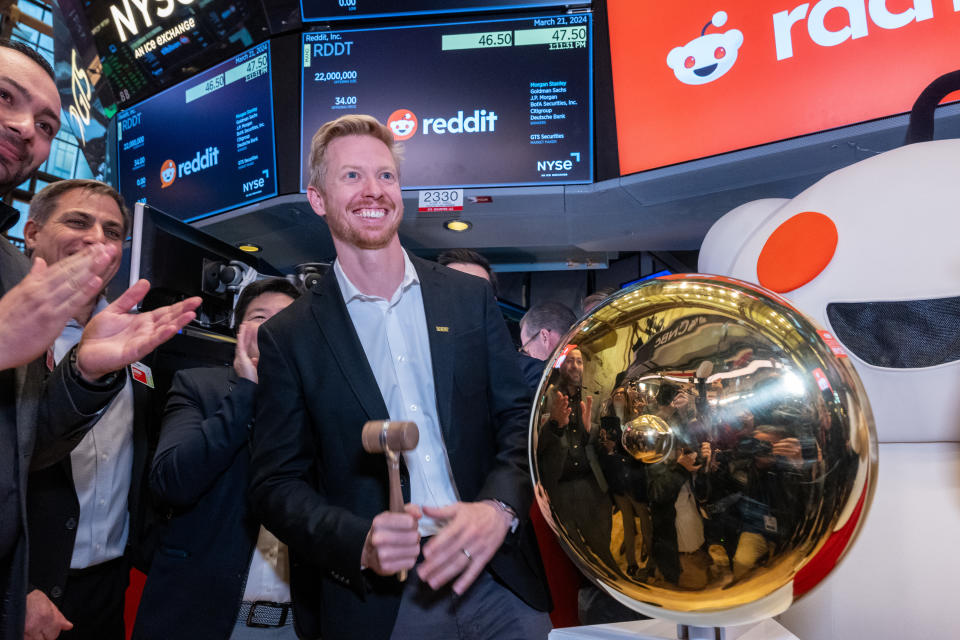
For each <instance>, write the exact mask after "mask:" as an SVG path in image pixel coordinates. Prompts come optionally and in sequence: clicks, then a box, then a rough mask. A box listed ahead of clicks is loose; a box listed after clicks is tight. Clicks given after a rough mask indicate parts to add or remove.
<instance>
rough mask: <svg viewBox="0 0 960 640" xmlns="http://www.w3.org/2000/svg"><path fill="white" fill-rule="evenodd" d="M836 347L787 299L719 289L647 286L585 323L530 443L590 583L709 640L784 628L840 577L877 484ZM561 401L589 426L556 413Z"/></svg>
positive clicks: (545, 393) (556, 525)
mask: <svg viewBox="0 0 960 640" xmlns="http://www.w3.org/2000/svg"><path fill="white" fill-rule="evenodd" d="M827 340H829V338H827V339H825V338H824V337H822V336H821V333H820V331H819V329H818V328H817V327H816V326H815V325H814V324H813V323H812V322H811V321H810V320H809V319H808V318H806V317H805V316H803V315H802V314H801V313H799V312H798V311H796V310H795V309H794V308H793V307H791V306H790V304H789V303H788V302H786V301H785V300H783V299H782V298H780V297H778V296H776V295H775V294H772V293H770V292H767V291H766V290H764V289H761V288H760V287H757V286H754V285H750V284H747V283H744V282H740V281H738V280H733V279H730V278H722V277H716V276H701V275H689V276H669V277H667V278H660V279H657V280H652V281H648V282H645V283H641V284H639V285H636V286H634V287H631V288H629V289H625V290H622V291H620V292H619V293H617V294H615V295H614V296H612V297H611V298H609V299H608V300H607V301H605V302H604V303H603V304H602V305H601V306H599V307H598V308H596V309H594V310H593V311H592V312H591V313H590V314H589V315H587V316H586V317H584V318H582V319H581V320H580V321H579V322H578V323H577V324H576V325H575V326H574V327H573V328H572V329H571V330H570V332H569V333H568V334H567V335H566V336H565V338H564V340H563V341H562V342H561V344H560V345H559V346H558V347H557V351H556V352H555V354H554V356H553V358H551V359H550V360H548V361H547V368H548V372H549V373H548V374H547V375H545V376H544V379H543V382H542V383H541V387H540V389H539V392H538V394H537V402H536V405H535V406H534V414H533V416H532V420H531V430H530V452H531V462H532V464H531V473H532V475H533V481H534V483H535V485H536V487H537V500H538V503H539V505H540V508H541V510H542V511H543V513H544V516H545V518H546V520H547V523H548V524H549V525H550V527H551V528H552V529H553V531H554V533H556V535H557V537H558V538H559V540H560V542H561V544H562V546H563V547H564V548H565V550H566V551H567V553H568V554H569V555H570V557H571V558H572V559H573V561H574V563H575V564H576V565H577V566H578V567H579V568H580V570H581V571H582V572H583V573H584V574H585V575H587V576H588V577H589V578H590V579H591V580H593V581H594V582H595V583H596V584H597V585H598V586H599V587H600V588H601V589H603V590H604V591H606V592H607V593H609V594H610V595H611V596H613V597H614V598H616V599H617V600H619V601H621V602H622V603H624V604H626V605H627V606H629V607H631V608H633V609H635V610H637V611H640V612H641V613H644V614H647V615H650V616H655V617H659V618H667V619H671V620H674V621H676V622H679V623H682V624H687V625H694V626H701V627H706V626H729V625H736V624H746V623H748V622H754V621H757V620H760V619H763V618H766V617H769V616H772V615H776V614H777V613H780V612H782V611H783V610H785V609H786V608H787V607H788V606H789V605H790V604H791V603H792V602H793V601H794V600H795V599H796V598H798V597H800V596H801V595H803V594H804V593H806V592H807V591H809V590H810V589H811V588H813V587H814V586H816V584H817V583H819V582H820V581H821V580H822V579H823V578H824V577H826V575H827V574H828V573H829V572H830V571H831V570H832V569H833V568H834V567H835V565H836V564H837V562H838V561H839V560H840V559H841V558H842V557H843V555H844V554H845V552H846V551H847V550H848V549H849V547H850V545H851V544H852V543H853V540H854V539H855V538H856V535H857V533H858V532H859V530H860V528H861V526H862V524H863V522H864V519H865V515H866V512H867V510H868V509H869V506H870V501H871V499H872V496H873V491H874V487H875V485H876V476H877V469H876V464H877V445H876V436H875V432H874V427H873V417H872V415H871V412H870V406H869V403H868V402H867V398H866V396H865V394H864V391H863V387H862V385H861V384H860V380H859V378H858V377H857V375H856V373H855V371H854V369H853V367H852V366H851V364H850V361H849V358H848V357H846V355H845V354H844V353H843V351H842V347H841V346H840V345H838V344H837V343H836V342H835V341H831V343H830V344H829V345H828V343H827ZM573 351H579V352H580V356H581V357H582V362H583V370H582V374H581V373H580V371H579V370H578V369H577V367H573V366H571V365H570V364H569V363H570V362H571V361H574V362H579V361H580V360H581V358H575V359H572V360H571V358H568V357H566V356H568V354H569V353H572V352H573ZM564 362H566V363H567V364H564ZM558 392H559V393H561V394H566V395H567V396H568V400H569V401H576V402H579V400H578V399H586V398H593V402H592V405H590V406H591V407H592V410H591V411H590V413H589V414H587V415H583V414H585V413H586V412H583V413H581V412H570V416H571V417H569V418H568V417H567V416H566V413H565V412H564V411H562V410H560V409H558V410H554V411H551V403H552V402H554V401H556V400H555V398H557V397H558ZM559 406H560V408H561V409H562V407H563V405H559Z"/></svg>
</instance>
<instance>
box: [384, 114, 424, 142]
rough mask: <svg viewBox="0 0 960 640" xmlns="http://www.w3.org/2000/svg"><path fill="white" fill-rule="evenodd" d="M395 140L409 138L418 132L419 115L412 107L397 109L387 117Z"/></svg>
mask: <svg viewBox="0 0 960 640" xmlns="http://www.w3.org/2000/svg"><path fill="white" fill-rule="evenodd" d="M387 126H388V127H390V131H392V132H393V139H394V140H409V139H410V138H412V137H413V134H415V133H416V132H417V116H415V115H414V113H413V111H410V109H397V110H396V111H394V112H393V113H391V114H390V117H389V118H388V119H387Z"/></svg>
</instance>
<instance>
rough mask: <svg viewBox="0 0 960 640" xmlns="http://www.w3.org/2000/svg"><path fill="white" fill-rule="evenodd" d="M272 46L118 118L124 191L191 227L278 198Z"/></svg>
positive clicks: (260, 47) (263, 46)
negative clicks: (242, 207)
mask: <svg viewBox="0 0 960 640" xmlns="http://www.w3.org/2000/svg"><path fill="white" fill-rule="evenodd" d="M273 131H274V127H273V97H272V88H271V79H270V45H269V43H266V42H265V43H263V44H260V45H257V46H255V47H253V48H251V49H248V50H246V51H244V52H243V53H241V54H239V55H237V56H235V57H233V58H231V59H230V60H227V61H226V62H223V63H221V64H219V65H217V66H215V67H213V68H212V69H208V70H207V71H205V72H203V73H200V74H197V75H196V76H194V77H193V78H191V79H190V80H188V81H187V82H184V83H181V84H179V85H176V86H174V87H171V88H170V89H167V90H166V91H163V92H161V93H159V94H157V95H155V96H153V97H151V98H149V99H147V100H145V101H144V102H142V103H140V104H138V105H136V106H134V107H132V108H130V109H126V110H124V111H121V112H120V113H119V114H118V116H117V133H118V135H117V137H118V147H119V149H118V155H117V158H118V167H119V171H118V175H119V176H120V193H121V194H123V196H124V198H126V200H127V202H129V203H131V204H132V203H133V202H147V203H148V204H150V205H151V206H152V207H155V208H157V209H160V210H161V211H164V212H166V213H169V214H170V215H172V216H175V217H177V218H179V219H180V220H185V221H188V222H189V221H192V220H197V219H199V218H203V217H206V216H209V215H212V214H214V213H218V212H220V211H224V210H226V209H231V208H234V207H237V206H240V205H244V204H247V203H250V202H255V201H257V200H263V199H264V198H269V197H271V196H275V195H276V194H277V178H276V173H277V172H276V148H275V145H274V135H273Z"/></svg>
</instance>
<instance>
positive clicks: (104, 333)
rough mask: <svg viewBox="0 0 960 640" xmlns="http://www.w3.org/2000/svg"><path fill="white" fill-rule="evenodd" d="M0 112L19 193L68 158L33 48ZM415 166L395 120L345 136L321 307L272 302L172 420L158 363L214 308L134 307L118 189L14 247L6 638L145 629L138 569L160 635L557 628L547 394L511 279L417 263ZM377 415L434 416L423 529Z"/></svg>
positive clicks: (317, 297) (319, 187)
mask: <svg viewBox="0 0 960 640" xmlns="http://www.w3.org/2000/svg"><path fill="white" fill-rule="evenodd" d="M0 97H2V98H3V100H2V101H0V196H2V195H5V194H7V193H9V192H10V191H11V190H13V189H14V188H15V187H16V186H18V185H19V184H21V183H22V182H23V181H24V180H25V179H27V178H29V176H30V175H32V173H33V172H34V171H35V170H36V169H37V168H38V167H39V166H40V165H41V164H42V163H43V162H44V161H45V160H46V158H47V156H48V155H49V151H50V145H51V142H52V140H53V138H54V137H55V135H56V133H57V131H58V129H59V127H60V116H59V114H60V99H59V95H58V93H57V90H56V86H55V84H54V76H53V72H52V70H51V69H50V67H49V65H48V64H47V63H46V62H45V61H44V59H43V58H42V57H41V56H39V55H38V54H37V53H36V52H35V51H33V50H32V49H30V48H29V47H27V46H24V45H22V44H19V43H16V42H11V41H8V40H3V41H0ZM397 165H398V158H397V149H396V148H395V147H394V142H393V135H392V134H391V132H390V131H389V129H387V128H386V127H385V126H383V125H381V124H380V123H379V122H377V121H376V120H374V119H373V118H370V117H368V116H347V117H344V118H340V119H338V120H336V121H333V122H331V123H328V124H327V125H325V126H324V127H322V128H321V129H320V130H319V131H318V132H317V134H316V135H315V137H314V139H313V144H312V149H311V154H310V186H309V188H308V192H307V197H308V200H309V202H310V205H311V206H312V207H313V209H314V210H315V211H316V213H317V214H318V215H320V216H322V217H323V218H324V219H325V220H326V222H327V224H328V226H329V228H330V231H331V235H332V237H333V240H334V244H335V246H336V249H337V259H336V261H335V263H334V265H333V268H332V269H330V270H329V272H328V273H327V274H326V275H325V276H323V277H322V278H320V279H319V280H318V281H317V283H316V284H315V285H314V286H313V287H312V288H311V289H310V290H309V291H307V292H305V293H304V294H303V295H301V289H300V288H299V287H297V286H294V285H293V284H291V282H289V281H288V280H286V279H282V278H279V279H267V280H261V281H258V282H256V283H254V284H251V285H249V286H247V287H246V288H245V289H244V290H243V292H242V293H241V295H240V296H239V298H238V301H237V305H236V310H235V326H236V329H237V334H236V337H237V346H236V351H235V356H234V362H233V366H232V367H229V368H228V367H219V368H205V369H189V370H183V371H179V372H176V374H175V376H174V378H173V383H172V386H171V388H170V389H169V394H168V396H167V398H166V403H165V411H164V412H163V416H162V424H160V425H159V427H157V426H156V425H155V423H156V420H155V419H154V418H156V416H149V415H144V414H146V413H149V411H148V410H147V408H148V407H150V406H151V404H150V403H148V402H144V401H143V399H142V397H141V396H142V394H144V393H149V392H150V391H152V390H151V389H150V387H151V386H152V384H149V383H148V384H144V380H143V377H142V376H136V377H135V376H134V375H132V374H131V372H130V366H131V365H135V366H136V365H137V364H138V361H139V360H141V359H142V358H144V357H145V356H146V355H147V354H149V353H150V352H152V351H153V350H154V349H156V348H157V347H158V346H159V345H161V344H162V343H164V342H165V341H166V340H168V339H169V338H171V337H172V336H173V335H174V334H176V333H177V332H178V331H179V330H180V329H181V328H182V327H183V326H185V325H186V324H187V323H189V322H190V321H191V320H193V319H194V317H195V310H196V309H197V308H198V306H199V305H200V303H201V301H200V299H198V298H189V299H186V300H183V301H181V302H178V303H176V304H173V305H171V306H168V307H163V308H160V309H156V310H153V311H149V312H140V313H133V312H131V311H132V310H133V309H134V308H135V307H136V306H137V305H138V303H139V302H140V301H141V300H142V299H143V297H144V296H145V295H146V293H147V291H148V289H149V283H147V282H146V281H140V282H138V283H136V284H135V285H133V286H132V287H130V288H129V289H128V290H127V291H126V292H125V293H123V294H122V295H120V296H119V297H118V298H117V299H116V300H114V301H113V302H109V303H108V302H107V300H106V299H105V297H104V295H103V291H104V287H105V284H106V283H107V282H109V281H110V279H111V278H112V277H113V276H114V275H115V274H116V272H117V270H118V268H119V265H120V261H121V254H122V244H123V241H124V239H125V238H126V237H127V235H128V232H129V230H130V226H131V222H130V212H129V210H128V208H127V206H126V204H125V203H124V201H123V199H122V197H121V196H120V195H119V194H118V193H117V192H116V191H115V190H114V189H113V188H111V187H110V186H108V185H106V184H103V183H101V182H97V181H93V180H64V181H59V182H56V183H53V184H51V185H50V186H48V187H46V188H45V189H43V190H42V191H40V192H39V193H37V195H36V196H35V197H34V199H33V200H32V202H31V204H30V210H29V214H28V220H27V222H26V225H25V227H24V240H25V244H26V252H25V254H26V255H24V254H21V253H20V252H18V251H17V250H16V249H15V248H13V247H12V245H9V243H7V242H2V243H0V294H2V298H0V403H2V404H0V420H2V422H0V496H2V500H0V504H2V514H0V589H2V591H3V593H2V602H0V638H4V639H6V638H21V637H26V638H28V639H30V640H33V639H43V640H51V639H53V638H58V637H59V638H97V639H98V640H102V639H111V638H123V637H124V635H125V631H124V594H125V591H126V588H127V586H128V579H129V571H130V568H131V567H136V568H139V569H141V570H142V571H144V572H145V573H146V574H147V581H146V585H145V588H144V591H143V596H142V599H141V602H140V607H139V611H138V612H137V616H136V623H135V628H134V631H133V635H134V637H136V638H172V637H177V638H191V637H193V638H205V639H206V638H217V637H221V638H248V637H249V638H294V637H301V638H319V637H323V638H337V637H344V638H353V637H371V638H421V637H444V638H446V637H470V638H473V637H477V638H479V637H490V638H493V637H496V638H504V637H517V638H535V637H546V634H547V632H548V631H549V629H550V620H549V617H548V614H547V613H546V612H547V611H548V610H549V608H550V596H549V594H548V592H547V589H546V587H545V582H544V578H543V568H542V564H541V562H540V560H539V555H538V552H537V546H536V542H535V539H534V537H533V532H532V530H531V528H530V527H528V526H526V523H527V514H528V512H529V510H530V506H531V503H532V498H533V492H532V488H531V486H530V478H529V472H528V465H527V453H526V432H527V420H528V415H529V411H530V404H531V400H530V398H531V390H530V388H529V387H528V386H527V385H525V384H524V382H523V377H522V373H521V369H520V367H519V366H518V362H519V358H518V354H517V352H516V349H515V347H514V346H513V344H512V342H511V340H510V338H509V334H508V332H507V328H506V325H505V323H504V321H503V318H502V316H501V315H500V312H499V309H498V307H497V305H496V303H495V301H494V288H493V287H495V280H494V276H493V273H492V271H491V270H490V268H489V264H488V263H486V261H485V260H483V259H482V257H480V256H479V254H476V253H475V252H469V251H464V250H460V251H453V252H451V253H450V255H447V256H441V259H440V262H446V263H447V264H450V267H451V268H447V267H445V266H442V265H441V264H437V263H435V262H429V261H425V260H422V259H419V258H417V257H415V256H413V255H410V254H408V253H407V252H406V251H405V250H404V249H403V247H401V245H400V242H399V238H398V236H397V227H398V225H399V223H400V220H401V219H402V215H403V209H402V206H403V205H402V198H401V195H400V183H399V180H398V170H397V169H398V167H397ZM2 207H3V208H2V210H0V215H2V221H0V222H2V223H3V225H2V226H3V228H4V229H6V228H9V226H10V224H12V222H13V221H15V220H16V218H17V216H18V212H17V211H15V210H14V209H12V208H11V207H8V206H7V205H2ZM478 268H479V269H480V271H478ZM458 271H465V272H466V273H459V272H458ZM478 275H479V276H481V277H483V278H485V279H487V280H490V281H491V282H490V284H487V283H485V282H483V281H482V280H481V279H480V278H478V277H476V276H478ZM491 285H492V286H491ZM261 325H262V326H261ZM148 382H149V381H148ZM377 419H390V420H412V421H414V422H416V423H417V425H418V427H419V432H420V443H419V446H418V447H417V448H416V449H415V450H414V451H410V452H407V454H406V455H405V459H404V464H403V470H404V473H403V482H402V485H403V495H404V501H405V502H406V503H407V506H406V508H405V511H404V512H403V513H397V512H390V511H388V510H387V508H386V505H387V481H386V473H385V470H384V468H383V464H382V460H379V461H378V459H377V458H376V457H375V456H372V455H370V454H366V453H365V452H364V451H363V449H362V446H361V438H360V431H361V428H362V426H363V424H364V423H365V422H367V421H369V420H377ZM378 462H379V463H378ZM407 571H409V577H408V578H407V579H406V580H405V581H401V580H399V579H398V575H399V574H400V573H402V572H407Z"/></svg>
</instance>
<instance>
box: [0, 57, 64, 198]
mask: <svg viewBox="0 0 960 640" xmlns="http://www.w3.org/2000/svg"><path fill="white" fill-rule="evenodd" d="M0 94H2V95H3V100H2V101H0V149H2V152H0V196H2V195H5V194H6V193H7V192H9V191H10V190H11V189H13V188H14V187H16V186H17V185H18V184H20V183H22V182H23V181H24V180H26V179H27V178H29V177H30V176H31V175H32V174H33V172H34V171H35V170H36V169H37V167H39V166H40V165H41V164H43V162H44V161H45V160H46V159H47V156H48V155H50V144H51V143H52V142H53V139H54V137H56V135H57V131H59V130H60V94H59V93H57V85H56V84H55V83H54V77H53V70H52V69H51V68H50V65H49V64H48V63H47V61H46V60H44V59H43V58H42V57H41V56H40V55H39V54H38V53H37V52H36V51H34V50H33V49H31V48H29V47H27V46H26V45H23V44H21V43H19V42H13V41H11V40H6V39H0Z"/></svg>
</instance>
